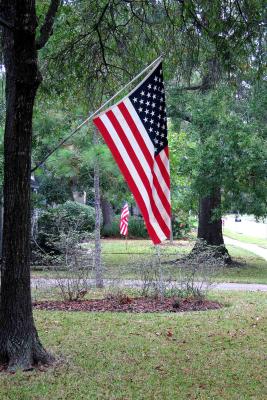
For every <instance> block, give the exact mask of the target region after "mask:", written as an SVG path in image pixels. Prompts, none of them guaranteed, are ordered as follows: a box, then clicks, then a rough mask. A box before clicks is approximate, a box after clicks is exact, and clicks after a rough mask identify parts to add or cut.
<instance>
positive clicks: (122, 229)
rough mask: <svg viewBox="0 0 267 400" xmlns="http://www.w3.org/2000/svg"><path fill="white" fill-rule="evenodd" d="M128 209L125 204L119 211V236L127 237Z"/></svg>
mask: <svg viewBox="0 0 267 400" xmlns="http://www.w3.org/2000/svg"><path fill="white" fill-rule="evenodd" d="M128 219H129V207H128V204H127V203H126V204H125V205H124V206H123V208H122V210H121V220H120V234H121V235H124V236H128Z"/></svg>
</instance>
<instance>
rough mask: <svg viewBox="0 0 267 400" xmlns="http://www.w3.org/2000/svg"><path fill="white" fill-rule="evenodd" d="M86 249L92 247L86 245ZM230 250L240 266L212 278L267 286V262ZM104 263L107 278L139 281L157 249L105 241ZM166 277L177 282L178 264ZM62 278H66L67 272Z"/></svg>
mask: <svg viewBox="0 0 267 400" xmlns="http://www.w3.org/2000/svg"><path fill="white" fill-rule="evenodd" d="M193 245H194V241H174V243H173V244H172V245H170V244H169V243H168V242H166V244H164V245H162V246H161V255H162V260H163V261H165V262H168V261H173V260H176V259H177V258H178V257H181V256H182V255H186V254H188V253H189V251H190V250H191V249H192V247H193ZM85 246H86V247H87V248H90V247H93V243H92V244H87V245H85ZM227 248H228V250H229V252H230V254H231V256H232V258H233V260H234V261H236V262H237V265H236V266H234V267H232V266H231V267H227V268H224V269H223V270H220V271H219V273H217V274H216V275H215V276H214V277H213V279H214V280H216V281H220V282H221V281H224V282H241V283H267V261H265V260H263V259H262V258H260V257H258V256H256V255H255V254H253V253H251V252H249V251H246V250H243V249H240V248H238V247H235V246H231V245H227ZM102 253H103V261H104V275H105V278H107V279H115V280H116V279H140V278H141V272H142V266H143V265H144V264H145V263H147V262H149V260H151V259H152V257H153V254H155V248H154V246H153V245H152V244H151V241H150V240H129V241H128V243H127V247H126V241H125V240H102ZM163 268H164V274H165V276H166V277H167V278H169V277H172V278H173V279H177V278H178V277H179V276H180V269H179V268H177V266H176V265H175V264H173V263H172V264H170V265H168V264H164V265H163ZM59 275H61V276H64V271H61V272H60V273H59ZM32 276H33V277H39V276H42V277H48V278H49V277H54V276H55V273H54V272H53V271H50V270H49V271H47V270H45V269H44V270H37V271H36V270H33V272H32Z"/></svg>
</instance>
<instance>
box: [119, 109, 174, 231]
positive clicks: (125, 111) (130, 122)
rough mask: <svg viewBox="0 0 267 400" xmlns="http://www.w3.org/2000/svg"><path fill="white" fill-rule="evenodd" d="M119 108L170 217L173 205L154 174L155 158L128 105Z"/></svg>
mask: <svg viewBox="0 0 267 400" xmlns="http://www.w3.org/2000/svg"><path fill="white" fill-rule="evenodd" d="M117 107H118V108H119V110H120V111H121V113H122V115H123V116H124V118H125V120H126V122H127V124H128V125H129V127H130V129H131V132H132V133H133V135H134V137H135V139H136V141H137V143H138V144H139V147H140V150H142V152H143V154H144V157H145V159H146V160H147V162H148V164H149V165H150V168H151V170H152V173H153V182H154V185H155V189H156V190H157V193H158V195H159V197H160V199H161V201H162V204H163V206H164V208H165V209H166V211H167V213H168V215H170V212H171V205H170V202H169V199H167V197H166V195H165V193H164V192H163V190H162V188H161V186H160V183H159V181H158V178H157V176H156V175H155V173H154V170H153V164H154V160H153V157H152V155H151V153H150V151H149V150H148V148H147V145H146V143H145V141H144V139H143V137H142V135H141V133H140V132H139V129H138V128H137V126H136V124H135V122H134V120H133V118H132V116H131V114H130V113H129V111H128V109H127V107H126V105H125V104H124V103H123V102H122V103H120V104H118V106H117ZM164 173H165V170H164ZM164 180H165V181H166V179H165V178H164ZM167 186H168V187H170V185H167ZM168 230H169V229H168Z"/></svg>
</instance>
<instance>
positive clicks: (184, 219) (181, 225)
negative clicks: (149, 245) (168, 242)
mask: <svg viewBox="0 0 267 400" xmlns="http://www.w3.org/2000/svg"><path fill="white" fill-rule="evenodd" d="M194 226H195V218H194V217H191V216H190V215H188V214H187V213H182V212H180V213H178V215H172V233H173V238H174V239H182V238H185V237H187V236H188V234H189V233H190V232H191V230H192V229H193V228H194Z"/></svg>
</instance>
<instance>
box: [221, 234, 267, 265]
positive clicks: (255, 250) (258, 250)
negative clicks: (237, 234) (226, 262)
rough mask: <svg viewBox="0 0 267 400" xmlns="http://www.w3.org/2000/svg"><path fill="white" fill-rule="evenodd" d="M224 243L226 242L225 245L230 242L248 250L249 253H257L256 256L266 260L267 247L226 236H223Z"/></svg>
mask: <svg viewBox="0 0 267 400" xmlns="http://www.w3.org/2000/svg"><path fill="white" fill-rule="evenodd" d="M224 243H225V244H226V246H227V245H228V244H230V245H232V246H236V247H240V248H241V249H245V250H248V251H250V252H251V253H254V254H257V256H260V257H262V258H263V259H264V260H266V261H267V249H264V248H263V247H260V246H257V245H256V244H251V243H243V242H239V240H235V239H230V238H228V237H227V236H224Z"/></svg>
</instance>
